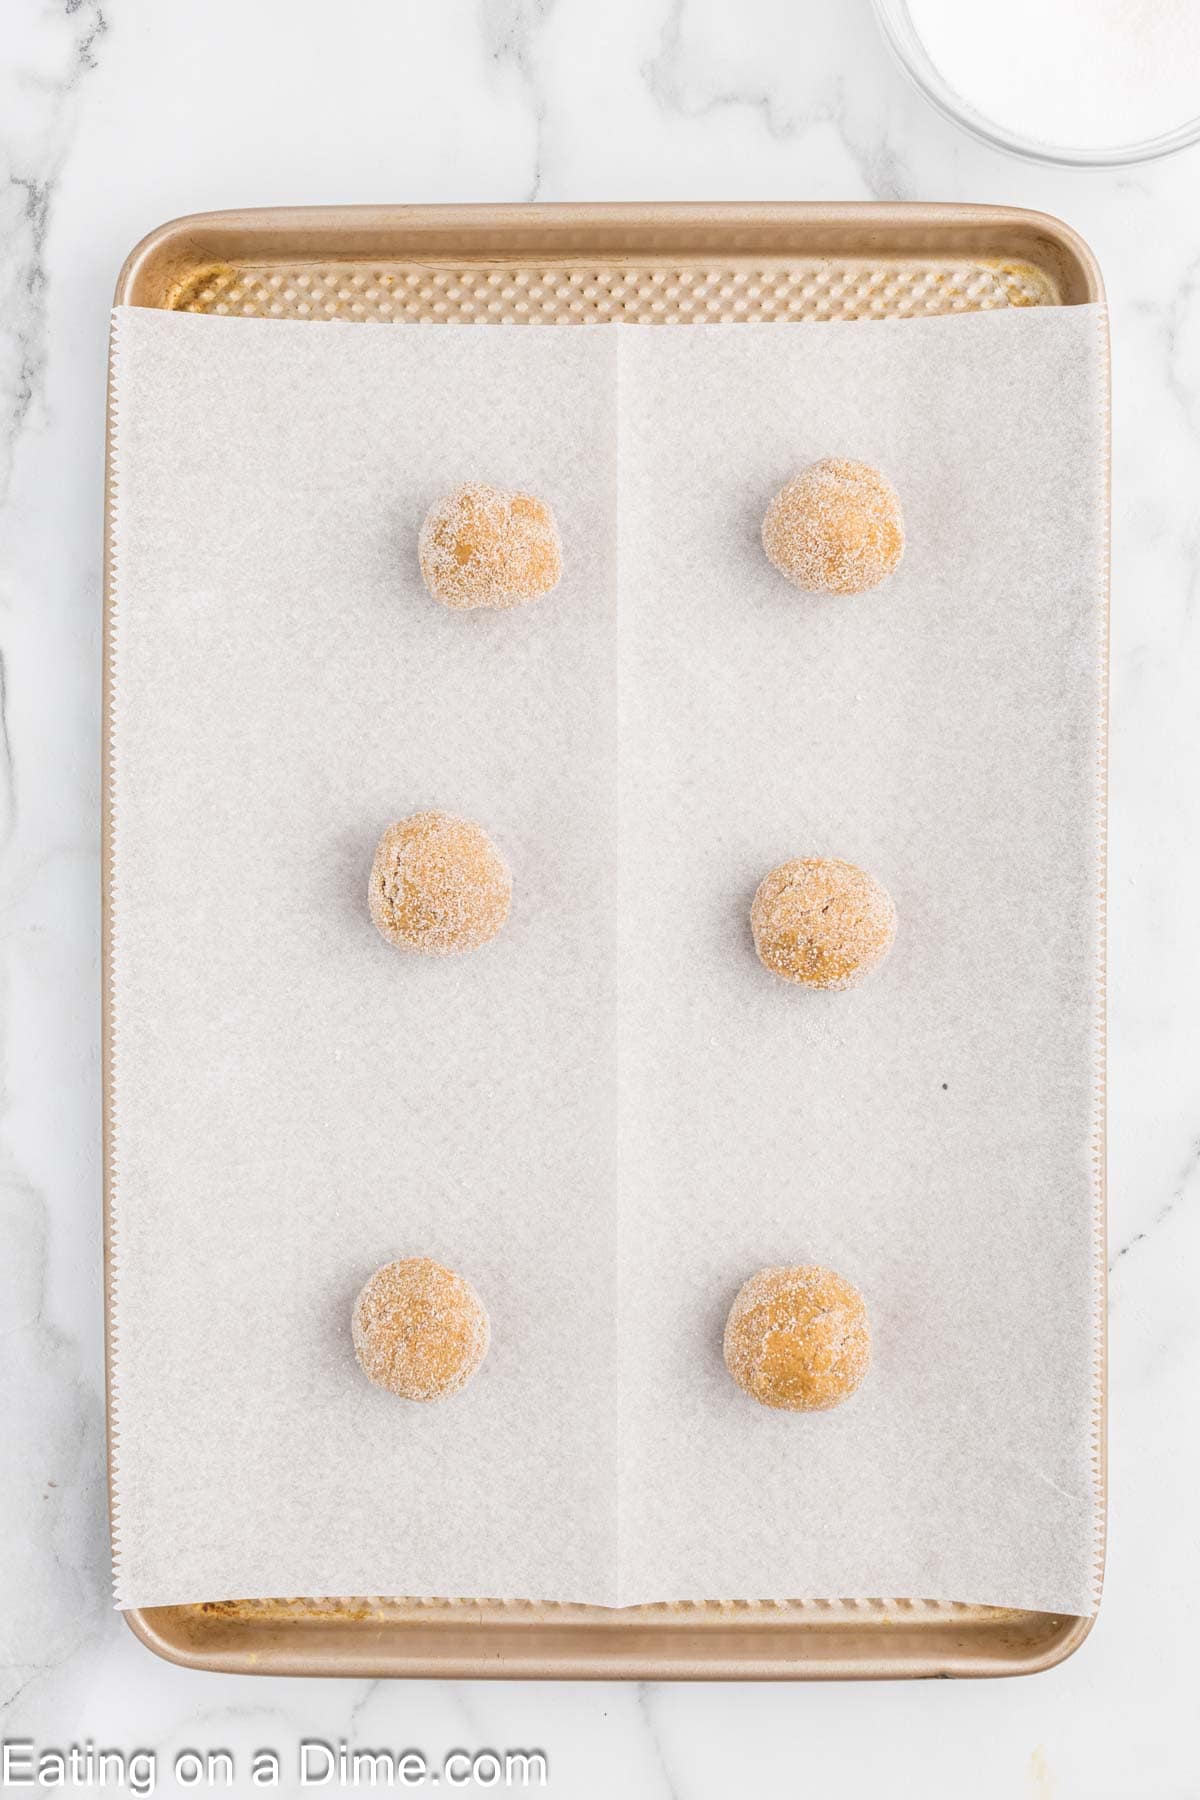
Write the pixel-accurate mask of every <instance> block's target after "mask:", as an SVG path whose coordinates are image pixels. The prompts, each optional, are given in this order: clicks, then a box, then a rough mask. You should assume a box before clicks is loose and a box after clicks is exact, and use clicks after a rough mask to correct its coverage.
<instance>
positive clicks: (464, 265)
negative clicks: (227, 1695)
mask: <svg viewBox="0 0 1200 1800" xmlns="http://www.w3.org/2000/svg"><path fill="white" fill-rule="evenodd" d="M1102 298H1103V288H1102V284H1101V280H1100V274H1099V270H1098V268H1097V266H1096V263H1095V260H1094V258H1093V257H1092V255H1091V253H1090V251H1089V250H1088V248H1087V246H1086V245H1085V244H1084V243H1083V242H1082V240H1081V239H1080V238H1078V237H1077V236H1076V234H1075V233H1074V232H1072V231H1071V230H1070V229H1069V227H1067V226H1065V225H1063V224H1062V223H1061V222H1060V221H1058V220H1056V219H1052V218H1049V217H1047V216H1046V215H1043V214H1037V213H1029V212H1023V211H1018V210H1016V209H1012V208H1006V207H982V206H980V207H976V206H925V205H886V206H885V205H879V206H876V205H873V204H870V203H861V204H852V205H844V206H827V205H808V204H794V205H772V204H763V205H751V204H746V205H739V204H733V205H714V206H705V205H611V206H597V205H586V206H512V207H505V206H494V207H493V206H479V207H474V206H471V207H454V206H450V207H330V208H316V209H274V210H263V211H244V212H228V213H209V214H203V215H198V216H196V217H193V218H185V219H180V220H177V221H175V222H174V223H172V224H168V225H164V226H161V227H160V228H159V229H158V230H157V231H155V232H152V233H151V235H150V236H149V237H147V238H146V239H144V240H143V242H142V243H141V244H140V245H138V247H137V248H136V249H135V250H134V251H133V253H132V254H131V255H130V257H129V259H128V261H127V262H126V264H125V267H124V268H123V270H122V272H121V275H120V278H119V280H118V283H117V291H116V304H118V305H129V306H151V307H164V308H170V309H175V310H184V311H190V312H202V313H215V314H226V315H232V316H238V317H244V318H245V317H249V318H286V319H311V320H322V319H344V320H351V321H354V320H360V321H363V322H364V323H372V322H374V323H390V324H404V323H409V322H422V323H437V322H443V323H457V324H463V323H477V324H493V323H499V324H508V325H514V324H526V325H539V324H550V325H571V324H581V323H593V324H594V323H602V322H604V321H612V320H620V321H622V322H625V323H645V324H650V325H661V324H675V325H678V324H687V323H689V322H696V321H703V322H707V323H717V322H719V323H736V322H738V321H740V320H746V321H750V320H755V321H762V320H779V321H781V322H784V323H786V322H788V321H790V320H795V319H801V320H813V319H817V320H820V319H862V320H871V319H892V318H913V317H922V316H927V315H930V314H937V313H948V312H978V311H987V310H991V309H996V308H1003V307H1009V306H1055V305H1079V304H1082V303H1085V302H1088V301H1095V300H1100V299H1102ZM107 551H108V545H107V544H106V559H105V566H106V580H105V637H106V648H107V637H108V610H109V604H110V600H111V583H112V570H111V558H110V557H109V556H108V555H107ZM105 669H106V693H105V734H104V735H105V769H104V833H105V842H104V856H103V868H104V875H103V883H104V888H103V931H104V959H105V969H106V980H105V983H104V992H105V1001H106V1016H105V1021H104V1072H105V1091H106V1096H107V1092H108V1081H109V1072H110V1043H109V1027H110V1020H109V1018H108V1016H107V998H108V981H107V969H108V958H109V906H108V900H109V887H110V874H111V863H110V845H109V842H108V824H109V818H108V810H109V809H108V762H107V759H108V729H107V721H108V703H109V696H108V693H107V669H108V657H107V655H106V657H105ZM108 1125H109V1120H108V1107H107V1104H106V1107H105V1132H106V1138H107V1133H108ZM1098 1155H1100V1156H1101V1158H1102V1156H1103V1146H1102V1145H1101V1146H1098ZM108 1161H109V1159H108V1155H107V1143H106V1156H105V1168H106V1183H105V1187H106V1192H105V1272H106V1288H107V1277H108V1261H109V1259H108V1225H109V1195H108V1191H107V1186H108V1183H107V1170H108ZM126 1618H127V1619H128V1620H129V1623H130V1626H131V1627H132V1629H133V1630H134V1631H135V1632H136V1634H137V1635H138V1636H139V1637H140V1638H141V1639H142V1641H143V1642H144V1643H146V1644H147V1645H149V1647H150V1648H151V1649H153V1650H155V1651H157V1652H158V1653H159V1654H160V1655H162V1656H165V1657H168V1658H169V1659H171V1660H172V1661H175V1662H180V1663H183V1664H186V1665H187V1666H189V1667H192V1668H207V1669H225V1670H235V1671H240V1672H245V1673H251V1672H256V1673H263V1674H313V1675H333V1674H344V1675H353V1676H359V1677H376V1676H384V1675H395V1676H418V1675H419V1676H429V1677H443V1678H456V1679H461V1678H467V1677H477V1676H509V1677H514V1678H518V1677H519V1678H523V1679H530V1678H562V1679H580V1678H588V1677H598V1678H608V1679H614V1678H628V1679H635V1678H636V1679H659V1680H670V1679H686V1678H697V1677H701V1678H712V1679H724V1680H729V1679H745V1680H764V1679H779V1678H791V1679H831V1678H848V1677H857V1678H862V1677H906V1676H907V1677H912V1676H924V1677H929V1676H943V1675H1004V1674H1028V1673H1032V1672H1033V1671H1035V1670H1038V1669H1043V1668H1048V1667H1051V1666H1052V1665H1053V1664H1054V1663H1057V1662H1059V1661H1061V1660H1062V1659H1063V1658H1064V1657H1065V1656H1068V1655H1069V1654H1070V1653H1071V1651H1072V1650H1074V1649H1075V1648H1077V1646H1078V1645H1079V1644H1080V1643H1081V1642H1082V1641H1083V1639H1084V1637H1085V1636H1086V1635H1087V1633H1088V1631H1089V1629H1090V1626H1091V1623H1092V1621H1091V1620H1090V1619H1089V1618H1076V1617H1068V1616H1062V1615H1055V1614H1050V1613H1034V1612H1019V1611H1013V1610H1009V1609H1004V1608H998V1607H983V1606H970V1605H962V1604H958V1603H954V1602H945V1601H933V1600H921V1599H882V1598H881V1599H876V1600H848V1599H836V1598H831V1599H828V1600H808V1601H780V1602H757V1601H707V1602H703V1603H692V1602H689V1603H681V1602H680V1603H671V1604H664V1605H658V1606H639V1607H629V1608H623V1609H618V1610H609V1609H605V1608H601V1607H586V1606H568V1605H562V1604H548V1603H542V1602H537V1601H523V1600H503V1601H502V1600H489V1599H479V1600H452V1601H450V1600H439V1599H434V1598H431V1599H383V1598H377V1597H370V1598H346V1599H340V1600H306V1599H303V1598H290V1599H279V1600H260V1601H230V1602H221V1603H214V1604H210V1605H203V1606H175V1607H156V1608H150V1609H144V1610H141V1611H131V1612H128V1613H127V1614H126Z"/></svg>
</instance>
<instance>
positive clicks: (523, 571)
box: [417, 481, 562, 609]
mask: <svg viewBox="0 0 1200 1800" xmlns="http://www.w3.org/2000/svg"><path fill="white" fill-rule="evenodd" d="M417 552H418V555H419V557H420V561H421V573H422V575H423V576H424V577H425V586H426V587H427V588H428V589H429V591H430V593H431V594H432V595H433V597H434V599H435V600H440V601H441V602H442V604H443V606H453V607H457V608H459V609H470V608H473V607H477V606H490V607H504V606H521V605H523V604H524V603H525V601H527V600H537V599H538V598H539V597H540V596H541V595H542V594H548V593H549V592H550V590H551V588H553V587H557V586H558V582H559V577H560V576H561V575H562V544H561V543H560V542H559V536H558V527H557V525H556V524H555V523H554V514H553V513H552V512H551V510H550V508H549V507H548V506H547V505H546V502H545V501H544V500H537V499H535V498H534V496H533V495H532V494H508V493H505V492H504V490H503V489H502V488H495V487H489V486H488V485H487V484H486V483H485V482H481V481H476V482H471V483H469V484H468V485H467V486H466V487H460V488H456V489H455V491H454V492H453V493H452V494H447V495H446V497H445V499H444V500H439V501H438V502H437V504H436V505H434V506H431V507H430V509H429V511H428V513H427V514H426V516H425V523H424V524H423V525H422V527H421V535H420V539H419V541H418V544H417Z"/></svg>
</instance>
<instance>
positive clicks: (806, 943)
mask: <svg viewBox="0 0 1200 1800" xmlns="http://www.w3.org/2000/svg"><path fill="white" fill-rule="evenodd" d="M750 929H751V930H752V931H753V933H754V948H755V949H756V950H757V951H758V955H759V961H760V962H762V963H763V964H764V965H765V966H766V967H767V968H768V969H770V970H771V972H772V973H773V974H775V975H781V976H782V977H783V979H784V980H785V981H795V982H799V983H800V984H801V985H802V986H803V987H816V988H848V987H853V986H854V984H855V983H856V982H858V981H861V980H862V979H863V977H864V976H865V975H868V974H870V972H871V970H872V969H873V968H874V967H875V966H876V964H877V963H881V962H882V961H883V959H884V957H885V956H886V955H887V953H888V951H889V950H890V949H891V947H892V940H893V938H894V937H895V935H896V908H895V906H894V905H893V904H892V897H891V895H890V894H889V893H888V891H887V889H886V888H885V887H881V886H880V884H879V883H878V882H877V881H876V880H875V879H874V878H873V877H872V876H870V875H868V874H867V872H866V870H865V869H859V868H856V867H855V865H854V864H853V863H848V862H841V861H839V860H838V858H837V857H824V856H806V857H800V858H798V859H797V860H796V861H795V862H785V863H780V865H779V867H778V868H777V869H772V870H771V873H770V874H769V875H766V876H764V877H763V879H762V881H760V882H759V884H758V892H757V893H756V894H755V896H754V901H753V904H752V905H751V907H750Z"/></svg>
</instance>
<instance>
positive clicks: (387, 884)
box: [367, 812, 512, 956]
mask: <svg viewBox="0 0 1200 1800" xmlns="http://www.w3.org/2000/svg"><path fill="white" fill-rule="evenodd" d="M367 900H368V904H369V905H370V908H371V917H372V919H373V920H374V921H375V924H376V925H377V927H378V928H379V930H380V931H381V932H382V933H383V935H384V937H385V938H387V939H388V941H389V942H390V943H393V944H403V945H404V946H405V947H406V948H407V949H409V950H420V951H421V952H423V954H424V955H426V956H455V955H457V954H458V952H459V951H460V950H477V949H478V948H479V946H480V944H486V943H487V942H488V941H489V939H491V938H494V937H495V935H496V933H497V932H498V931H499V930H500V927H501V926H502V925H503V924H504V921H505V920H506V919H507V917H508V909H509V905H510V903H511V901H512V872H511V870H510V869H509V866H508V864H507V863H506V862H505V860H504V858H503V857H502V856H501V854H500V852H499V850H498V849H497V848H496V846H495V844H494V843H493V842H492V840H491V838H490V837H489V836H488V834H487V832H486V831H484V830H483V828H482V826H479V825H473V824H472V823H471V821H470V819H456V818H455V817H454V816H453V814H452V813H445V812H419V813H414V814H413V815H412V817H411V818H410V819H401V820H400V821H399V823H398V824H396V825H389V826H388V828H387V830H386V831H385V832H384V834H383V836H382V837H381V838H380V840H379V843H378V845H377V846H376V849H375V861H374V863H373V865H372V867H371V883H370V887H369V888H368V891H367Z"/></svg>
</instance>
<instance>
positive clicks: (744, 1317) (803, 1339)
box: [725, 1264, 871, 1412]
mask: <svg viewBox="0 0 1200 1800" xmlns="http://www.w3.org/2000/svg"><path fill="white" fill-rule="evenodd" d="M725 1366H726V1367H727V1369H728V1370H729V1373H730V1374H731V1375H732V1376H733V1379H734V1380H735V1381H736V1382H737V1384H738V1386H739V1387H740V1388H744V1389H745V1391H746V1393H748V1394H749V1395H750V1396H751V1398H752V1399H754V1400H757V1401H759V1402H760V1403H761V1404H762V1405H763V1406H774V1407H779V1408H781V1409H782V1410H783V1411H785V1412H827V1411H828V1409H829V1408H830V1407H831V1406H839V1405H840V1404H841V1402H842V1401H843V1400H845V1399H846V1398H847V1396H848V1395H850V1394H852V1393H853V1392H854V1390H855V1389H856V1388H858V1387H861V1385H862V1383H863V1380H864V1378H865V1377H866V1373H867V1370H868V1369H869V1368H870V1366H871V1334H870V1331H869V1330H868V1327H867V1309H866V1305H865V1303H864V1301H863V1297H862V1295H861V1294H860V1293H859V1291H858V1289H857V1288H856V1287H853V1286H851V1284H850V1282H848V1281H846V1280H845V1279H844V1278H843V1277H842V1276H841V1275H836V1274H835V1273H834V1271H833V1270H832V1269H821V1268H817V1267H816V1266H815V1265H812V1264H809V1265H801V1266H800V1267H798V1268H794V1269H760V1270H759V1272H758V1274H757V1275H752V1276H751V1277H750V1279H749V1281H748V1282H747V1283H746V1285H745V1286H744V1287H743V1288H742V1290H741V1292H740V1293H739V1294H738V1297H737V1299H736V1300H735V1301H734V1303H733V1305H732V1306H731V1307H730V1309H729V1319H728V1322H727V1324H726V1326H725Z"/></svg>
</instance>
